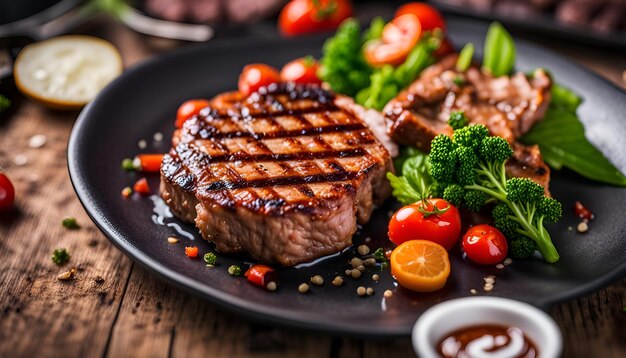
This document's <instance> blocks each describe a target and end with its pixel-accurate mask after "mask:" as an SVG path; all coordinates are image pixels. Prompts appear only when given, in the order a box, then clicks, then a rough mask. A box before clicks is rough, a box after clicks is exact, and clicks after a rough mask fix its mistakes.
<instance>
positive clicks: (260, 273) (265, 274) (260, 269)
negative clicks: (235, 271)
mask: <svg viewBox="0 0 626 358" xmlns="http://www.w3.org/2000/svg"><path fill="white" fill-rule="evenodd" d="M244 276H246V277H247V278H248V281H249V282H251V283H252V284H253V285H256V286H259V287H263V288H265V287H266V286H267V284H268V283H270V282H271V281H274V282H276V271H275V270H274V269H273V268H271V267H269V266H266V265H252V266H251V267H250V268H249V269H248V271H246V273H245V274H244Z"/></svg>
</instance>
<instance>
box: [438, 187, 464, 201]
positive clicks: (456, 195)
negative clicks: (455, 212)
mask: <svg viewBox="0 0 626 358" xmlns="http://www.w3.org/2000/svg"><path fill="white" fill-rule="evenodd" d="M464 195H465V189H463V187H462V186H460V185H458V184H452V185H448V186H447V187H446V189H445V190H444V191H443V198H444V199H445V200H446V201H448V202H449V203H450V204H452V205H454V206H459V205H461V203H462V202H463V196H464Z"/></svg>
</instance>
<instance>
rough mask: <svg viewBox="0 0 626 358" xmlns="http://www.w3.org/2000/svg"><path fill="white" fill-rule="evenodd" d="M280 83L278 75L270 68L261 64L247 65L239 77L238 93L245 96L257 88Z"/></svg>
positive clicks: (275, 70)
mask: <svg viewBox="0 0 626 358" xmlns="http://www.w3.org/2000/svg"><path fill="white" fill-rule="evenodd" d="M278 82H280V73H278V70H277V69H275V68H274V67H272V66H268V65H265V64H262V63H253V64H250V65H247V66H246V67H244V68H243V71H241V74H240V75H239V92H240V93H241V94H242V95H244V96H247V95H249V94H251V93H254V92H256V91H258V90H259V88H261V87H264V86H267V85H271V84H272V83H278Z"/></svg>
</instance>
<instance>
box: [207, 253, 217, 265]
mask: <svg viewBox="0 0 626 358" xmlns="http://www.w3.org/2000/svg"><path fill="white" fill-rule="evenodd" d="M204 262H206V264H207V266H215V265H216V264H217V256H215V254H214V253H212V252H207V253H206V254H204Z"/></svg>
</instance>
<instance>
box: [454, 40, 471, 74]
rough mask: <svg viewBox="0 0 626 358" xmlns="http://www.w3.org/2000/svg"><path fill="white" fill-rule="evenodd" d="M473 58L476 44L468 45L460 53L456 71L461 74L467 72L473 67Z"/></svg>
mask: <svg viewBox="0 0 626 358" xmlns="http://www.w3.org/2000/svg"><path fill="white" fill-rule="evenodd" d="M472 56H474V44H473V43H468V44H466V45H465V46H463V49H462V50H461V52H459V57H458V58H457V60H456V70H457V71H459V72H465V71H467V69H468V68H469V67H470V66H471V65H472Z"/></svg>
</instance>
